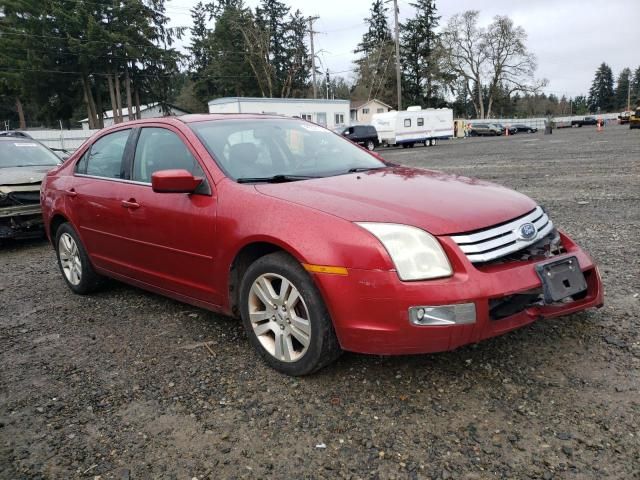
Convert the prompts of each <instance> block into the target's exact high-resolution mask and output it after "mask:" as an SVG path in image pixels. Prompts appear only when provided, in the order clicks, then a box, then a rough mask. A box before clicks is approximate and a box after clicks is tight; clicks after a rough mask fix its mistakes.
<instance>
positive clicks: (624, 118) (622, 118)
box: [618, 112, 632, 125]
mask: <svg viewBox="0 0 640 480" xmlns="http://www.w3.org/2000/svg"><path fill="white" fill-rule="evenodd" d="M631 114H632V112H622V113H621V114H620V115H618V122H619V123H620V125H625V124H627V123H629V120H630V119H631Z"/></svg>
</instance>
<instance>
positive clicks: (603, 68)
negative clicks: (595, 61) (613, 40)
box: [589, 62, 615, 113]
mask: <svg viewBox="0 0 640 480" xmlns="http://www.w3.org/2000/svg"><path fill="white" fill-rule="evenodd" d="M614 104H615V96H614V90H613V73H612V72H611V67H609V65H607V64H606V63H604V62H602V64H601V65H600V67H598V70H596V74H595V77H594V79H593V83H592V84H591V89H590V90H589V109H590V110H591V111H592V112H594V113H595V112H608V111H611V110H613V108H614Z"/></svg>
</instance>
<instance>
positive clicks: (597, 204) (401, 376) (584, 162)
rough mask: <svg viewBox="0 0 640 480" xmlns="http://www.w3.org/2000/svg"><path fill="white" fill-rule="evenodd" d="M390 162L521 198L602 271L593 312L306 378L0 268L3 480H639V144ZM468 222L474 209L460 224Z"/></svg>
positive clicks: (193, 327)
mask: <svg viewBox="0 0 640 480" xmlns="http://www.w3.org/2000/svg"><path fill="white" fill-rule="evenodd" d="M381 153H382V155H383V156H384V157H386V158H388V159H390V160H393V161H397V162H400V163H405V164H408V165H418V166H426V167H429V168H435V169H440V170H444V171H447V172H455V173H460V174H463V175H469V176H476V177H480V178H483V179H487V180H492V181H496V182H499V183H502V184H505V185H508V186H510V187H513V188H515V189H517V190H519V191H521V192H524V193H526V194H529V195H531V196H532V197H533V198H535V199H536V200H538V201H539V202H541V203H543V204H544V205H545V206H546V207H547V208H548V209H549V211H550V213H551V215H552V218H553V219H554V221H555V223H556V224H557V225H560V226H561V227H562V228H563V229H564V230H566V231H568V232H569V233H570V234H572V235H573V237H574V238H575V239H576V240H577V241H578V242H579V243H580V244H581V245H582V246H583V247H585V248H586V249H587V250H588V251H589V252H591V254H592V255H593V256H594V257H595V258H596V259H597V260H598V261H599V264H600V267H601V272H602V274H603V277H604V282H605V288H606V300H605V303H606V305H605V307H604V308H602V309H600V310H597V311H589V312H586V313H581V314H578V315H572V316H569V317H566V318H561V319H556V320H549V321H541V322H536V323H534V324H533V325H531V326H529V327H527V328H524V329H521V330H518V331H516V332H512V333H510V334H507V335H505V336H503V337H499V338H495V339H492V340H489V341H485V342H483V343H481V344H479V345H474V346H470V347H465V348H461V349H459V350H457V351H454V352H449V353H443V354H437V355H421V356H412V357H375V356H362V355H354V354H345V355H344V356H343V357H341V359H340V360H339V361H338V362H337V363H336V364H334V365H332V366H330V367H328V368H326V369H324V370H322V371H321V372H319V373H318V374H316V375H314V376H311V377H305V378H298V379H294V378H288V377H284V376H282V375H280V374H278V373H276V372H275V371H273V370H271V369H269V368H267V367H266V366H265V365H263V363H262V362H261V361H259V359H258V357H257V355H255V354H254V353H253V352H252V351H251V349H250V348H249V345H248V343H247V340H246V338H245V335H244V333H243V331H242V327H241V325H240V323H238V322H236V321H233V320H231V319H228V318H225V317H221V316H219V315H215V314H213V313H210V312H207V311H204V310H200V309H196V308H193V307H190V306H188V305H184V304H181V303H178V302H175V301H172V300H169V299H166V298H163V297H159V296H157V295H153V294H150V293H146V292H144V291H142V290H138V289H135V288H132V287H128V286H125V285H122V284H119V283H115V282H113V283H111V284H110V285H108V287H107V288H105V289H104V290H103V291H102V292H100V293H98V294H95V295H93V296H88V297H80V296H76V295H73V294H72V293H71V292H70V291H69V290H68V289H67V287H66V286H65V285H64V283H63V281H62V278H61V276H60V273H59V272H58V269H57V266H56V263H55V260H54V254H53V251H52V250H51V248H50V247H49V246H48V245H47V244H46V243H44V242H22V243H14V244H10V245H8V246H5V247H4V248H3V250H0V358H1V359H2V360H1V364H0V365H1V371H0V477H1V478H102V479H107V478H119V479H126V478H132V479H136V478H137V479H141V478H176V479H183V478H185V479H192V478H193V477H197V478H198V479H203V478H212V479H213V478H215V479H219V478H266V477H270V478H314V479H315V478H319V479H320V478H352V479H357V478H362V479H365V478H366V479H368V478H380V479H388V478H410V479H414V478H419V479H446V478H452V479H453V478H456V479H457V478H461V479H485V478H505V479H506V478H509V479H528V478H543V479H551V478H569V479H574V478H575V479H591V478H592V479H602V478H619V479H631V478H640V440H639V439H640V431H639V430H640V415H639V414H640V402H639V391H638V389H639V386H640V378H639V377H640V375H639V371H640V370H639V368H638V367H639V366H640V336H639V333H638V318H639V314H640V296H639V294H640V279H639V272H640V260H639V259H638V251H639V249H638V246H639V242H638V233H637V232H638V231H639V229H640V132H637V131H630V130H628V129H627V128H624V127H608V128H607V129H606V130H605V131H604V132H602V133H597V132H596V130H595V128H590V127H585V128H582V129H571V130H564V131H555V132H554V134H553V135H551V136H548V135H547V136H545V135H542V134H534V135H526V134H521V135H516V136H512V137H509V138H490V139H465V140H462V139H460V140H456V141H449V142H443V143H442V144H441V145H439V146H437V147H435V148H425V147H421V148H414V149H408V150H402V149H397V150H391V149H388V150H381ZM471 207H472V206H471Z"/></svg>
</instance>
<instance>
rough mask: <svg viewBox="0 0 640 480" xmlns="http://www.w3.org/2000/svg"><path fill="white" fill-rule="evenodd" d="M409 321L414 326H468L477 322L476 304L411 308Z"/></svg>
mask: <svg viewBox="0 0 640 480" xmlns="http://www.w3.org/2000/svg"><path fill="white" fill-rule="evenodd" d="M409 321H410V322H411V323H413V324H414V325H420V326H428V325H468V324H470V323H475V321H476V305H475V303H457V304H454V305H437V306H420V307H411V308H409Z"/></svg>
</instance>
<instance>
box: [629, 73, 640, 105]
mask: <svg viewBox="0 0 640 480" xmlns="http://www.w3.org/2000/svg"><path fill="white" fill-rule="evenodd" d="M634 105H635V106H636V107H640V67H638V68H636V70H635V72H634V73H633V80H631V108H633V106H634Z"/></svg>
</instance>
